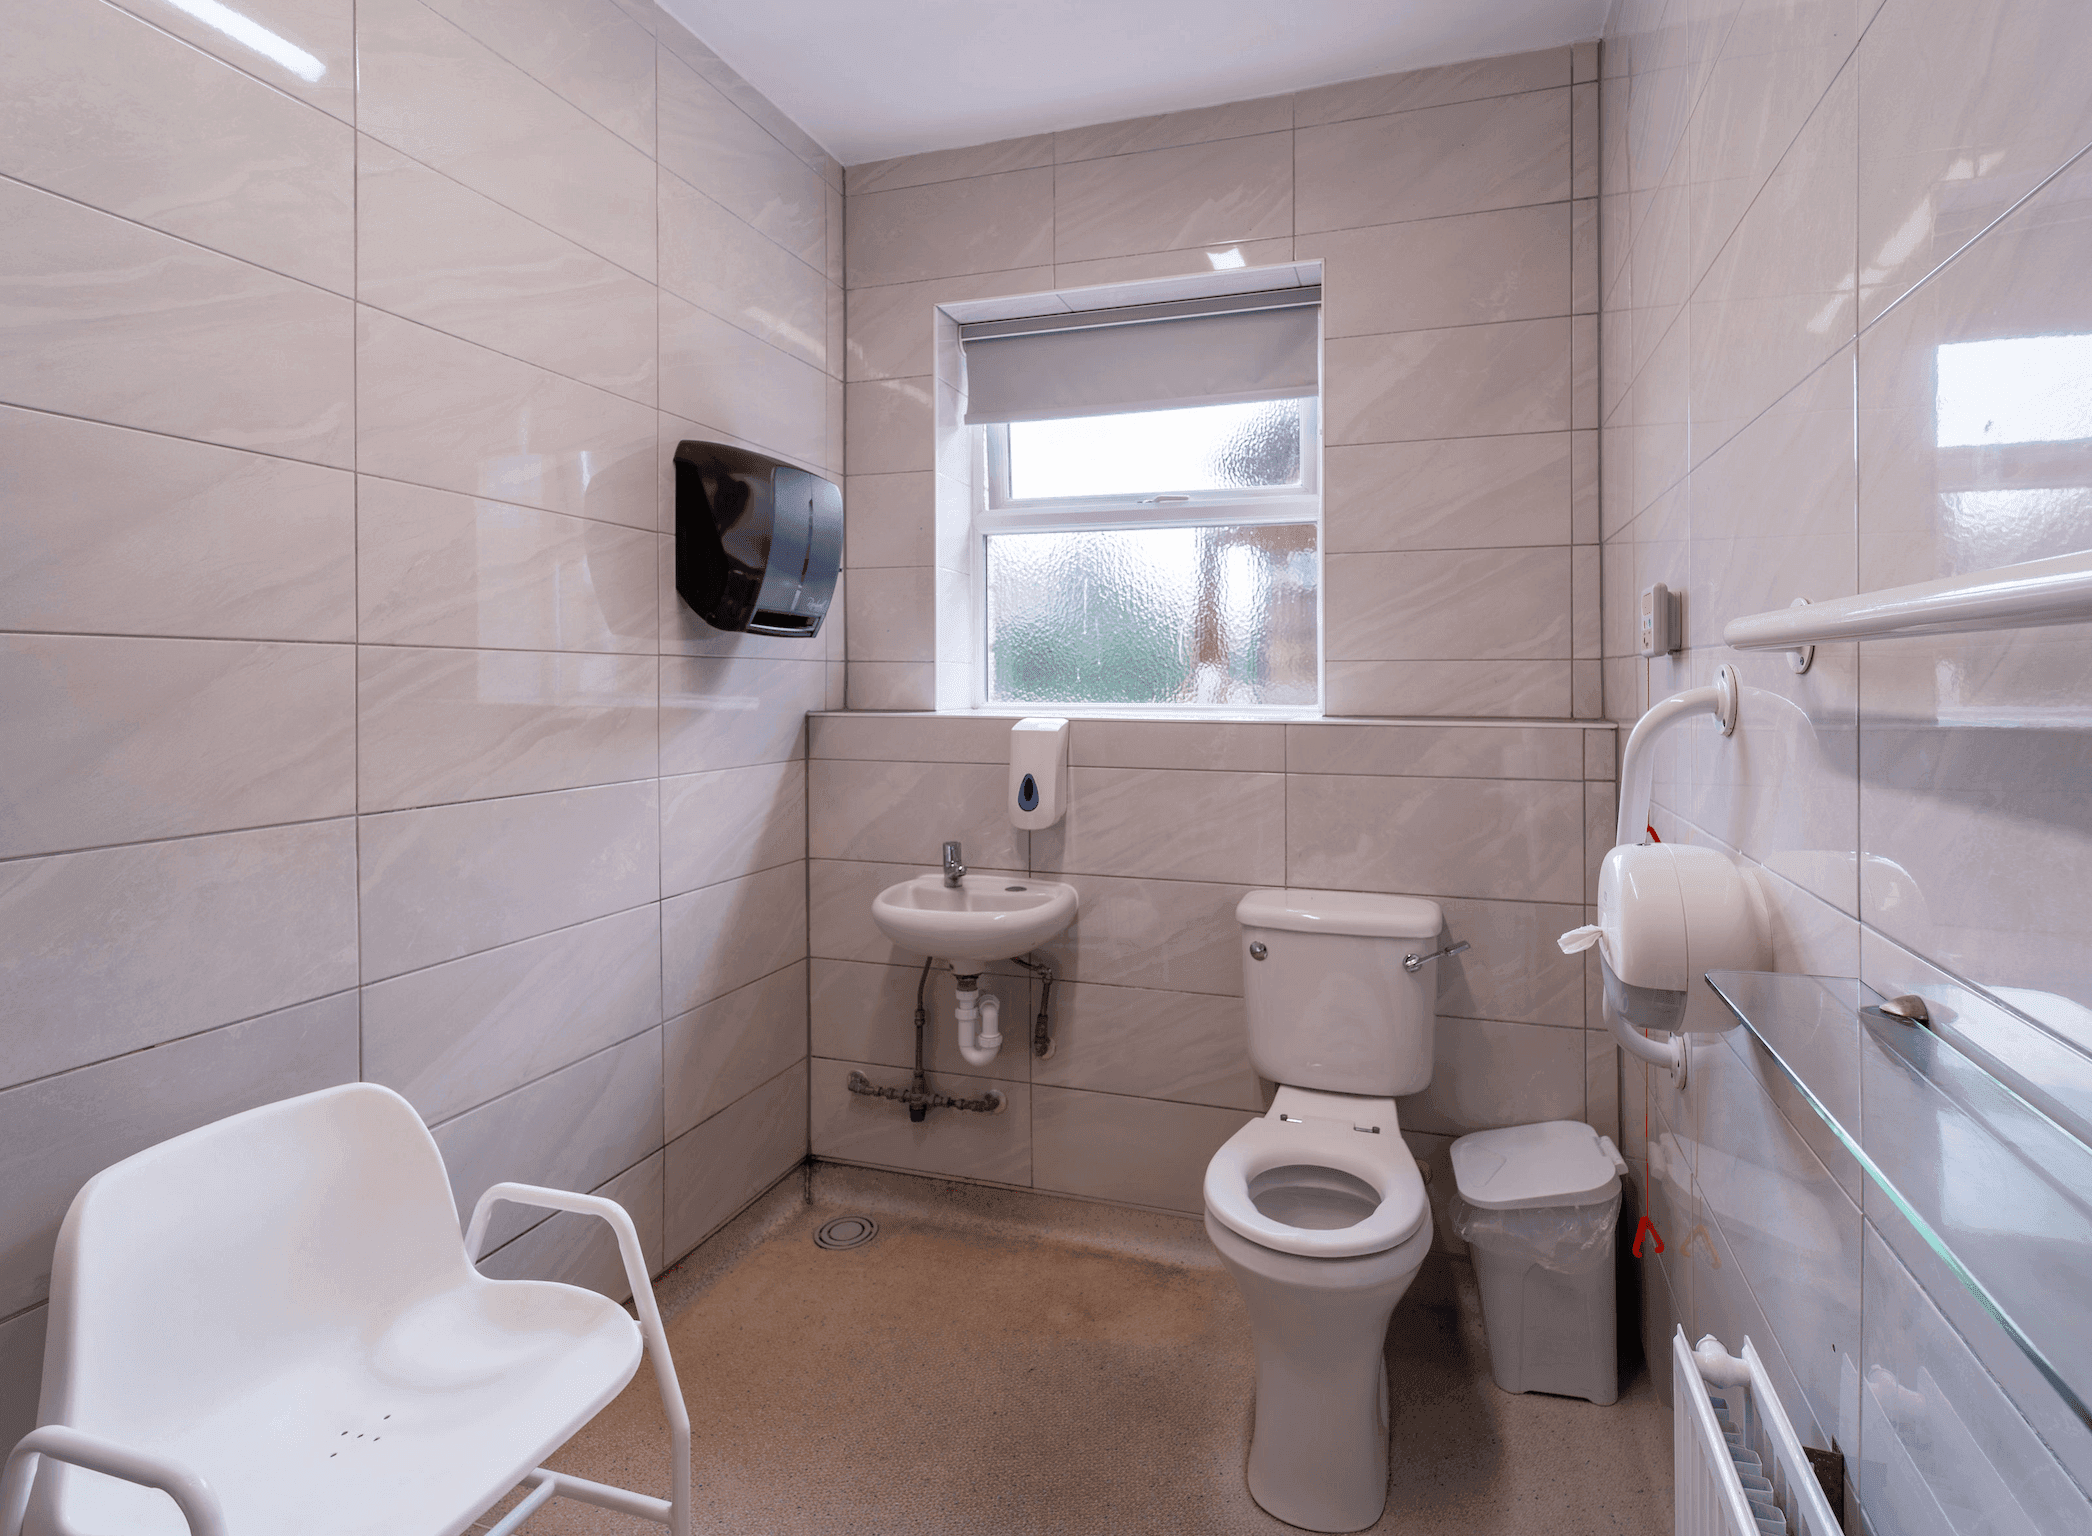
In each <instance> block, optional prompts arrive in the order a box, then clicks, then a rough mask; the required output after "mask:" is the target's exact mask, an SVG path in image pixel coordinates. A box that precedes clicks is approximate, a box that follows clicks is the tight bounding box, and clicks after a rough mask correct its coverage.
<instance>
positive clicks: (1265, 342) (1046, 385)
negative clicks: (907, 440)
mask: <svg viewBox="0 0 2092 1536" xmlns="http://www.w3.org/2000/svg"><path fill="white" fill-rule="evenodd" d="M1321 301H1322V290H1321V289H1320V288H1284V289H1278V290H1274V291H1273V292H1270V293H1246V294H1232V295H1229V296H1228V297H1226V298H1221V299H1194V300H1190V301H1187V302H1185V303H1180V304H1148V305H1141V306H1139V307H1137V308H1127V309H1109V310H1092V311H1089V312H1087V313H1083V314H1063V315H1044V316H1039V317H1036V318H1033V319H1026V320H990V321H981V322H977V323H974V324H970V325H962V326H961V327H960V328H959V336H960V340H961V341H962V342H963V344H964V345H965V348H966V420H967V421H968V422H969V423H980V422H997V421H1042V420H1048V419H1051V418H1054V417H1061V416H1110V415H1115V414H1118V413H1119V412H1122V411H1153V410H1165V409H1169V408H1171V407H1176V406H1189V405H1227V404H1232V403H1234V402H1237V401H1245V400H1286V399H1291V398H1293V397H1295V396H1299V395H1311V394H1313V393H1314V392H1315V388H1316V384H1317V381H1318V379H1319V376H1320V369H1319V367H1318V362H1317V357H1318V347H1317V330H1318V325H1317V320H1318V316H1319V313H1320V308H1321Z"/></svg>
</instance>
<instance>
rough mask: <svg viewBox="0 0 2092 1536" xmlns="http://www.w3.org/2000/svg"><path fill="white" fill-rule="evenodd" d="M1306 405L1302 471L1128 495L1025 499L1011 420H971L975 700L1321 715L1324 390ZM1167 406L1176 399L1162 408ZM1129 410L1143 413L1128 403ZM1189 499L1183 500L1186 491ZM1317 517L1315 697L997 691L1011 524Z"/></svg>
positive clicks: (1204, 713)
mask: <svg viewBox="0 0 2092 1536" xmlns="http://www.w3.org/2000/svg"><path fill="white" fill-rule="evenodd" d="M1294 398H1297V399H1298V400H1299V401H1300V404H1301V423H1300V480H1299V482H1298V483H1297V484H1294V485H1288V486H1273V487H1268V488H1267V487H1232V488H1223V489H1214V490H1207V491H1191V492H1164V493H1161V495H1166V496H1169V497H1170V498H1171V499H1170V500H1168V501H1166V502H1165V501H1161V500H1160V499H1159V497H1158V496H1157V494H1156V493H1149V494H1147V495H1142V496H1136V495H1119V496H1064V497H1036V498H1033V499H1031V500H1019V499H1017V498H1014V497H1011V496H1010V495H1009V494H1008V489H1009V483H1010V482H1009V424H1008V423H1006V422H995V423H989V424H982V425H979V426H975V427H971V428H969V429H968V436H969V437H970V438H971V439H972V442H971V444H970V447H971V449H972V456H973V476H972V479H973V508H972V512H973V517H972V526H971V527H970V528H969V529H968V535H967V536H968V539H969V546H968V547H969V549H970V551H971V554H972V559H973V574H972V579H971V581H970V583H969V586H970V588H971V590H972V594H973V602H972V608H973V632H974V645H973V663H972V670H973V681H972V693H973V707H974V708H976V709H985V710H1011V709H1023V710H1025V711H1027V712H1031V713H1037V712H1039V711H1041V710H1051V711H1053V712H1054V713H1056V714H1060V715H1070V716H1092V717H1101V718H1138V717H1170V718H1185V719H1258V720H1316V719H1320V718H1322V714H1323V698H1324V688H1325V681H1324V674H1325V672H1326V670H1327V665H1328V658H1327V654H1326V646H1325V634H1326V630H1325V617H1326V615H1325V605H1326V592H1325V585H1326V584H1325V582H1324V579H1323V578H1324V574H1325V567H1326V563H1327V562H1326V551H1325V549H1324V544H1325V539H1324V528H1323V522H1322V474H1321V469H1322V401H1321V396H1320V394H1319V393H1317V394H1313V395H1301V396H1296V397H1294ZM1163 409H1167V407H1163ZM1126 414H1128V415H1132V414H1136V413H1133V412H1127V413H1126ZM1179 498H1181V499H1179ZM1261 524H1296V525H1297V524H1309V525H1312V526H1313V527H1314V530H1315V698H1314V702H1313V703H1311V704H1167V703H1153V702H1132V703H1117V704H1110V703H1096V702H1093V701H1087V700H1085V701H1079V702H1076V701H1070V702H1056V701H1053V700H1046V699H1026V700H1007V699H990V698H989V697H988V643H989V635H988V540H989V539H990V538H991V537H993V536H995V535H998V534H1008V533H1089V532H1098V533H1109V532H1122V531H1127V530H1132V529H1140V528H1179V527H1225V526H1229V525H1261Z"/></svg>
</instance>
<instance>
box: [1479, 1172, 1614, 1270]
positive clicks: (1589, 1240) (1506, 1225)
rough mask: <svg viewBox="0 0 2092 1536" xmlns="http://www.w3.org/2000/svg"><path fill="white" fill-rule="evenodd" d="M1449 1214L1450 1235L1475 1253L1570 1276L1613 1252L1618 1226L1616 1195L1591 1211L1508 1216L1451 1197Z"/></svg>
mask: <svg viewBox="0 0 2092 1536" xmlns="http://www.w3.org/2000/svg"><path fill="white" fill-rule="evenodd" d="M1449 1214H1450V1215H1451V1216H1452V1218H1453V1230H1454V1231H1455V1232H1458V1233H1459V1234H1460V1236H1461V1237H1462V1238H1463V1239H1465V1240H1466V1241H1468V1242H1470V1243H1473V1244H1475V1245H1476V1246H1477V1247H1480V1248H1487V1249H1488V1250H1489V1251H1490V1252H1491V1253H1505V1254H1515V1255H1517V1256H1519V1257H1521V1258H1524V1259H1528V1260H1530V1261H1532V1262H1533V1263H1536V1264H1539V1265H1540V1266H1541V1267H1543V1268H1545V1269H1551V1270H1554V1271H1556V1272H1557V1273H1559V1274H1565V1275H1573V1274H1578V1273H1580V1272H1582V1271H1584V1270H1588V1269H1590V1268H1592V1267H1593V1266H1595V1265H1597V1264H1599V1263H1600V1262H1602V1261H1603V1260H1604V1258H1605V1256H1606V1255H1607V1254H1609V1253H1611V1252H1612V1243H1613V1229H1614V1228H1615V1227H1617V1226H1618V1225H1619V1224H1620V1191H1619V1190H1614V1191H1613V1194H1612V1198H1611V1199H1609V1200H1604V1201H1594V1202H1593V1203H1592V1204H1590V1205H1540V1206H1529V1207H1527V1208H1525V1209H1523V1210H1509V1211H1490V1210H1484V1209H1482V1208H1481V1207H1480V1206H1474V1205H1469V1204H1468V1203H1467V1202H1466V1201H1465V1200H1463V1199H1461V1198H1460V1196H1458V1195H1457V1194H1456V1195H1454V1196H1453V1199H1452V1202H1451V1205H1450V1207H1449Z"/></svg>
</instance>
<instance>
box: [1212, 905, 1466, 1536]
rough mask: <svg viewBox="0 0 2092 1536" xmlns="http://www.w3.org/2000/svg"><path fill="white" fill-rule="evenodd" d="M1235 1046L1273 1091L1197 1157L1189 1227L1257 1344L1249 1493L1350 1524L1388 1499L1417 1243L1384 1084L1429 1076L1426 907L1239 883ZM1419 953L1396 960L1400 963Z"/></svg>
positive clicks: (1405, 1165) (1371, 1517) (1408, 1171)
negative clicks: (1258, 1112)
mask: <svg viewBox="0 0 2092 1536" xmlns="http://www.w3.org/2000/svg"><path fill="white" fill-rule="evenodd" d="M1235 918H1236V921H1237V922H1239V923H1240V924H1241V925H1242V956H1243V958H1242V975H1243V991H1244V994H1245V997H1246V1001H1247V1003H1248V1012H1249V1054H1250V1060H1251V1061H1252V1062H1254V1063H1255V1065H1256V1068H1257V1071H1258V1072H1259V1073H1261V1074H1262V1075H1263V1076H1264V1077H1266V1078H1268V1079H1269V1080H1270V1081H1272V1082H1274V1083H1276V1084H1278V1085H1279V1088H1278V1093H1277V1096H1276V1097H1275V1098H1274V1099H1273V1101H1272V1105H1271V1109H1270V1112H1269V1113H1267V1114H1266V1115H1265V1116H1264V1117H1263V1118H1262V1119H1261V1120H1252V1121H1251V1122H1250V1123H1249V1124H1248V1125H1245V1126H1244V1127H1243V1128H1242V1129H1241V1130H1239V1131H1237V1132H1236V1133H1235V1134H1234V1135H1233V1136H1231V1137H1229V1138H1228V1140H1227V1143H1226V1144H1225V1145H1224V1146H1222V1147H1221V1149H1220V1150H1219V1151H1218V1152H1216V1153H1214V1154H1213V1160H1212V1161H1211V1162H1210V1163H1208V1164H1207V1165H1206V1232H1207V1234H1208V1236H1210V1237H1211V1238H1212V1240H1213V1246H1214V1247H1215V1248H1217V1249H1219V1250H1220V1257H1221V1261H1222V1262H1223V1263H1225V1264H1226V1265H1227V1267H1228V1269H1229V1271H1230V1272H1231V1273H1232V1274H1233V1275H1234V1277H1235V1283H1236V1284H1237V1285H1239V1286H1240V1287H1241V1289H1242V1296H1243V1300H1244V1301H1245V1302H1246V1303H1247V1304H1248V1308H1249V1325H1250V1332H1251V1334H1252V1335H1253V1336H1254V1338H1255V1341H1256V1348H1257V1405H1256V1425H1255V1429H1254V1431H1253V1433H1252V1436H1251V1440H1250V1448H1249V1491H1250V1493H1251V1494H1252V1495H1254V1496H1255V1498H1256V1501H1257V1503H1259V1504H1260V1505H1262V1506H1263V1507H1264V1509H1265V1510H1266V1511H1267V1512H1269V1513H1270V1514H1273V1515H1275V1516H1277V1517H1278V1518H1279V1519H1281V1520H1283V1521H1285V1522H1286V1523H1287V1524H1289V1525H1297V1526H1300V1527H1302V1528H1304V1529H1306V1530H1310V1531H1356V1530H1363V1529H1364V1528H1365V1527H1367V1526H1369V1525H1371V1524H1372V1523H1373V1522H1374V1521H1376V1520H1378V1519H1379V1518H1380V1511H1381V1509H1382V1507H1383V1506H1384V1505H1385V1504H1386V1502H1387V1464H1388V1463H1387V1458H1388V1396H1387V1392H1388V1384H1387V1371H1386V1367H1385V1366H1384V1364H1383V1363H1382V1353H1381V1352H1382V1348H1383V1346H1384V1345H1385V1343H1386V1340H1387V1323H1388V1318H1389V1316H1390V1315H1391V1314H1392V1313H1393V1312H1394V1310H1395V1303H1396V1302H1398V1301H1400V1300H1401V1299H1402V1293H1403V1292H1404V1291H1406V1290H1408V1289H1409V1282H1410V1281H1411V1280H1413V1279H1415V1278H1416V1272H1417V1270H1418V1269H1419V1268H1420V1267H1421V1266H1422V1264H1423V1262H1424V1255H1425V1254H1426V1252H1427V1251H1428V1250H1429V1249H1430V1247H1431V1210H1430V1206H1429V1205H1428V1204H1427V1203H1426V1201H1425V1199H1424V1181H1423V1178H1422V1176H1421V1175H1420V1174H1419V1173H1418V1172H1417V1166H1416V1160H1415V1159H1414V1157H1412V1156H1411V1154H1410V1152H1409V1149H1408V1148H1407V1147H1406V1146H1404V1145H1403V1142H1402V1135H1401V1131H1400V1129H1399V1128H1398V1127H1397V1126H1396V1123H1395V1095H1397V1094H1404V1093H1415V1092H1417V1091H1418V1090H1420V1089H1422V1088H1423V1087H1424V1086H1425V1085H1426V1084H1428V1083H1429V1082H1430V1081H1431V1046H1432V1034H1433V1030H1434V1026H1435V1024H1436V1022H1437V1009H1436V995H1437V977H1436V976H1435V975H1434V974H1433V973H1434V971H1435V970H1436V967H1435V966H1432V965H1429V964H1424V963H1421V962H1422V960H1423V959H1424V958H1425V957H1429V956H1431V955H1432V952H1433V950H1435V949H1436V947H1437V942H1436V941H1437V938H1438V932H1439V928H1440V926H1441V924H1442V923H1443V920H1444V919H1443V914H1441V913H1440V911H1439V908H1438V904H1437V903H1436V902H1433V901H1423V900H1420V899H1418V898H1416V897H1411V896H1375V895H1360V894H1357V893H1354V892H1345V891H1251V892H1250V893H1249V894H1248V895H1247V896H1245V897H1243V898H1242V901H1241V904H1240V905H1239V906H1237V907H1236V909H1235ZM1411 956H1414V957H1417V958H1418V960H1419V962H1420V963H1419V964H1418V965H1417V966H1416V967H1415V968H1414V969H1410V968H1406V967H1405V966H1404V965H1403V960H1404V959H1405V957H1411Z"/></svg>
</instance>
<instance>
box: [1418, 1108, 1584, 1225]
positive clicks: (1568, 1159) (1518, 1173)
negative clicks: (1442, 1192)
mask: <svg viewBox="0 0 2092 1536" xmlns="http://www.w3.org/2000/svg"><path fill="white" fill-rule="evenodd" d="M1624 1171H1625V1169H1624V1167H1623V1165H1622V1163H1621V1161H1620V1154H1619V1152H1618V1151H1617V1150H1616V1149H1615V1148H1614V1146H1613V1144H1612V1142H1611V1141H1610V1140H1609V1139H1608V1138H1606V1137H1604V1136H1601V1135H1599V1134H1598V1133H1597V1132H1596V1131H1594V1130H1592V1129H1591V1128H1590V1127H1589V1126H1588V1125H1585V1124H1584V1123H1583V1122H1582V1121H1580V1120H1543V1121H1542V1122H1541V1123H1540V1124H1538V1125H1512V1126H1506V1127H1505V1128H1504V1129H1503V1130H1500V1131H1476V1132H1475V1133H1474V1134H1473V1135H1471V1136H1463V1137H1461V1138H1460V1139H1459V1140H1458V1141H1456V1142H1454V1143H1453V1182H1454V1183H1455V1184H1457V1185H1458V1186H1459V1188H1460V1198H1461V1199H1463V1200H1465V1201H1466V1202H1467V1203H1468V1204H1469V1205H1475V1206H1480V1207H1482V1208H1483V1209H1484V1210H1490V1211H1517V1210H1527V1209H1530V1208H1532V1207H1534V1206H1542V1205H1591V1204H1595V1203H1596V1202H1598V1201H1600V1200H1609V1199H1611V1198H1612V1193H1613V1191H1614V1190H1615V1189H1617V1188H1618V1187H1619V1183H1620V1174H1621V1173H1622V1172H1624Z"/></svg>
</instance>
